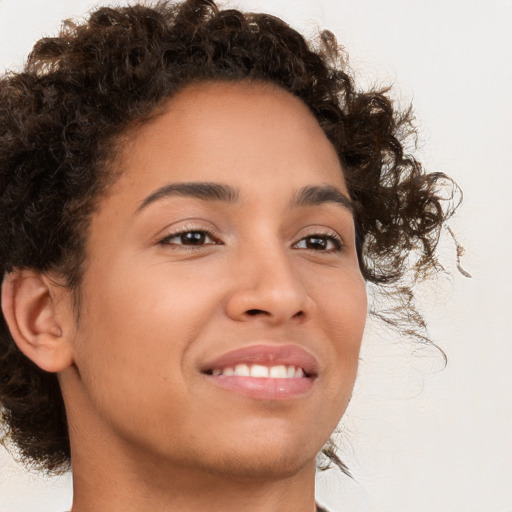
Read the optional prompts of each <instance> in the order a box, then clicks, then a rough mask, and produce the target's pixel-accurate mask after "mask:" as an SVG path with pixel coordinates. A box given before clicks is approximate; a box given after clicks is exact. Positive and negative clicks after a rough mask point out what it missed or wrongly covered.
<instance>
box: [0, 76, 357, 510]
mask: <svg viewBox="0 0 512 512" xmlns="http://www.w3.org/2000/svg"><path fill="white" fill-rule="evenodd" d="M115 166H116V168H117V170H120V171H121V176H120V178H119V179H118V180H117V181H116V182H115V184H114V185H113V186H112V187H111V189H110V190H109V193H108V194H107V196H106V197H105V198H103V199H102V200H101V202H100V206H99V208H98V210H97V211H96V212H95V213H94V214H93V217H92V220H91V226H90V230H89V233H88V241H87V257H86V268H85V272H84V277H83V282H82V284H81V288H80V304H81V309H80V316H79V320H78V322H77V321H76V315H75V314H74V312H73V308H72V297H71V294H70V293H69V292H68V291H67V290H66V289H63V288H62V287H58V286H56V285H55V284H54V283H53V281H50V280H49V279H46V278H45V279H43V280H42V281H41V282H42V283H43V284H42V285H41V290H43V291H41V293H40V295H38V297H39V301H40V306H39V309H37V311H38V312H41V311H46V313H45V314H44V315H42V316H41V314H40V316H39V317H38V318H39V323H37V322H35V321H34V320H32V324H31V325H32V329H33V330H34V329H35V327H34V326H35V325H36V323H37V328H38V329H39V331H44V330H45V329H46V331H47V335H48V336H50V338H51V339H52V340H57V341H55V342H54V343H53V344H52V343H50V344H48V346H49V347H50V348H47V349H46V350H45V351H41V350H39V351H37V350H35V349H33V348H34V347H36V348H37V343H36V341H34V340H32V341H33V342H32V345H27V344H26V343H25V345H24V343H23V341H21V342H20V343H19V344H20V346H21V347H23V348H22V350H24V351H25V353H27V354H29V355H31V357H32V358H33V360H35V361H36V362H38V363H39V364H40V366H42V367H43V366H44V367H45V368H47V369H49V370H50V371H58V373H59V381H60V383H61V387H62V391H63V395H64V400H65V403H66V406H67V414H68V420H69V425H70V439H71V448H72V462H73V474H74V502H73V512H86V511H93V510H94V511H96V510H107V509H108V510H109V512H117V511H119V512H121V511H123V512H126V511H130V512H142V511H147V510H160V511H164V512H165V511H169V512H170V511H173V512H177V511H180V512H187V511H193V510H194V511H197V510H203V511H220V510H244V511H249V512H256V511H265V512H272V511H275V512H277V511H279V512H283V511H285V512H286V511H289V512H292V511H293V512H312V511H313V510H314V509H315V505H314V480H315V456H316V454H317V453H318V451H319V450H320V449H321V447H322V445H323V444H324V443H325V441H326V440H327V439H328V437H329V435H330V434H331V432H332V431H333V429H334V428H335V426H336V424H337V423H338V421H339V420H340V418H341V416H342V414H343V412H344V410H345V408H346V406H347V404H348V402H349V399H350V395H351V391H352V387H353V384H354V380H355V377H356V372H357V363H358V355H359V348H360V343H361V338H362V334H363V329H364V323H365V318H366V293H365V285H364V281H363V278H362V276H361V273H360V271H359V266H358V261H357V255H356V249H355V241H354V223H353V218H352V215H351V212H350V210H349V209H348V208H347V207H346V206H344V205H342V204H340V203H339V202H336V201H326V202H321V204H314V205H296V204H295V205H294V204H293V199H294V198H296V195H297V193H298V191H300V190H301V189H302V188H304V187H308V186H322V187H325V186H326V185H328V186H330V187H332V188H334V189H336V190H338V191H339V192H341V193H342V194H344V195H345V196H347V197H348V191H347V188H346V185H345V183H344V180H343V173H342V169H341V167H340V163H339V160H338V158H337V156H336V153H335V150H334V148H333V146H332V145H331V143H330V142H329V141H328V140H327V138H326V137H325V135H324V133H323V131H322V130H321V128H320V126H319V125H318V122H317V121H316V119H315V118H314V116H313V115H312V114H311V113H310V111H309V110H308V108H307V107H306V106H305V105H304V104H303V103H302V102H301V101H300V100H299V99H297V98H295V97H293V96H292V95H290V94H289V93H287V92H285V91H282V90H280V89H278V88H276V87H274V86H272V85H268V84H267V85H266V84H254V83H253V84H249V83H248V84H240V83H238V84H226V83H208V84H201V85H194V86H189V87H188V88H186V89H185V90H184V91H182V92H181V93H179V94H178V95H177V96H176V97H174V98H173V99H171V100H170V101H169V103H168V104H167V105H166V108H165V109H164V111H163V113H161V114H160V115H159V116H157V117H156V118H154V119H153V120H152V121H151V122H149V123H148V124H146V125H144V126H143V127H142V128H140V127H139V128H137V129H136V131H135V132H134V133H131V134H129V136H128V137H127V138H125V140H124V142H123V143H122V146H121V151H120V154H119V155H118V157H117V159H116V162H115ZM185 182H186V183H197V182H208V183H216V184H221V185H228V186H230V187H231V188H232V189H234V190H235V192H236V195H237V198H236V200H234V201H233V200H229V201H226V200H212V199H201V198H197V197H189V196H184V195H175V194H172V195H165V194H161V197H158V198H156V199H155V196H154V193H155V191H157V190H159V189H161V188H162V187H165V186H167V185H170V184H171V185H173V184H174V185H175V184H180V183H185ZM152 194H153V199H154V200H150V201H149V200H147V198H148V197H151V196H152ZM145 200H146V203H144V201H145ZM142 205H143V206H142ZM187 231H188V233H189V235H188V236H189V237H190V236H195V237H199V239H200V241H199V243H198V244H196V245H194V246H191V245H186V243H187V238H186V237H187V235H184V234H183V233H184V232H187ZM204 231H209V232H211V233H212V236H210V235H205V234H204V233H203V234H201V233H202V232H204ZM191 232H193V233H195V235H193V233H191ZM198 232H199V235H198V234H197V233H198ZM337 239H339V240H340V241H341V247H339V246H338V245H337V243H336V240H337ZM26 277H27V280H26V282H27V283H30V280H29V279H28V277H31V276H30V275H28V276H26ZM31 279H32V281H33V280H34V279H37V276H35V277H34V276H32V277H31ZM23 282H25V281H23ZM25 284H26V283H25ZM32 285H33V283H32ZM26 286H27V287H29V284H26ZM34 286H35V285H34ZM34 286H32V288H34ZM45 286H46V287H47V289H48V292H47V294H46V295H45V297H46V299H45V300H43V299H42V298H41V297H42V296H43V295H44V287H45ZM19 288H23V286H22V285H19V286H13V287H12V289H19ZM36 288H37V287H36ZM29 289H31V288H30V287H29ZM9 290H11V288H7V291H6V290H4V302H6V300H7V299H8V297H7V296H9V293H11V292H12V290H11V292H9ZM11 295H13V296H14V297H16V293H14V292H12V293H11ZM35 295H37V293H35V294H34V296H35ZM11 303H14V304H16V300H14V301H11ZM20 304H21V305H22V304H23V302H21V299H20ZM49 304H50V305H51V307H49V306H48V305H49ZM21 305H20V307H19V308H18V309H20V310H21V309H22V308H21ZM6 309H9V308H8V307H7V308H6ZM15 310H16V307H15V306H13V308H11V311H15ZM6 316H9V313H8V314H7V315H6ZM13 316H14V317H15V316H16V314H15V313H12V314H11V315H10V318H12V317H13ZM34 316H36V315H35V314H32V316H31V315H29V314H26V315H25V317H22V315H21V314H20V315H19V318H20V320H19V321H18V323H19V324H22V323H23V321H22V318H25V319H26V318H33V317H34ZM43 320H45V321H44V322H43ZM11 323H12V322H11ZM25 331H27V332H30V329H29V327H26V329H25ZM48 336H47V337H46V338H45V339H48ZM15 338H16V336H15ZM18 338H20V337H19V336H18ZM255 344H266V345H279V344H292V345H294V346H298V347H300V348H302V349H303V350H305V351H306V352H308V353H309V354H311V355H312V356H313V357H314V358H315V359H316V360H317V362H318V375H317V377H316V378H315V380H314V383H313V386H312V388H311V389H310V390H309V391H308V392H307V393H304V394H302V395H300V396H298V397H293V398H291V399H286V400H261V399H255V398H252V397H249V396H245V395H243V394H240V393H236V392H232V391H229V390H226V389H223V388H221V387H219V386H216V385H213V384H212V383H211V381H210V380H209V379H208V378H207V377H206V376H205V375H204V374H203V373H202V372H201V368H202V367H203V366H204V364H205V363H206V362H207V361H212V360H214V359H215V358H218V357H219V356H221V355H222V354H225V353H226V352H229V351H232V350H234V349H238V348H241V347H246V346H250V345H255ZM27 347H29V348H27ZM31 347H32V348H31ZM43 353H44V354H45V356H44V357H43V356H42V355H41V354H43ZM34 354H35V355H34ZM38 354H39V355H38ZM38 357H39V359H38ZM43 359H44V361H43ZM41 361H43V362H41Z"/></svg>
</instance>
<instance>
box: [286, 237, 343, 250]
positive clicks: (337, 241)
mask: <svg viewBox="0 0 512 512" xmlns="http://www.w3.org/2000/svg"><path fill="white" fill-rule="evenodd" d="M315 238H316V239H322V240H326V241H327V242H331V243H332V245H333V246H334V247H333V248H331V249H322V250H320V251H319V250H317V249H312V248H310V247H304V248H303V249H304V250H308V251H313V252H326V253H333V252H340V251H341V250H342V249H343V246H344V244H343V240H342V239H341V237H340V236H339V235H338V234H337V233H332V232H328V233H314V234H311V235H307V236H304V237H302V238H301V239H300V240H299V241H298V242H296V243H295V244H293V245H294V247H295V246H297V245H298V244H299V243H301V242H303V241H305V240H308V239H309V240H311V239H315Z"/></svg>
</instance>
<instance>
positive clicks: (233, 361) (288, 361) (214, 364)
mask: <svg viewBox="0 0 512 512" xmlns="http://www.w3.org/2000/svg"><path fill="white" fill-rule="evenodd" d="M237 364H247V365H252V364H259V365H263V366H277V365H285V366H292V365H293V366H296V367H299V368H302V369H303V370H304V372H305V373H306V375H307V376H309V377H312V376H316V375H317V374H318V361H317V360H316V358H315V357H314V356H312V355H311V354H310V353H309V352H307V351H306V350H304V349H303V348H300V347H298V346H297V345H293V344H286V345H266V344H258V345H249V346H246V347H242V348H238V349H236V350H232V351H230V352H227V353H225V354H223V355H221V356H220V357H218V358H217V359H214V360H212V361H208V362H207V363H206V364H204V365H202V366H201V371H202V372H209V371H211V370H214V369H219V370H222V369H224V368H227V367H235V366H236V365H237Z"/></svg>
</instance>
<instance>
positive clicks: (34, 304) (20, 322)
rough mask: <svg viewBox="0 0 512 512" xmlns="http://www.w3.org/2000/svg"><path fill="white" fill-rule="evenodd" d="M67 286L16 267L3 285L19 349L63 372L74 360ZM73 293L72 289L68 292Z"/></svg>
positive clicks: (6, 309)
mask: <svg viewBox="0 0 512 512" xmlns="http://www.w3.org/2000/svg"><path fill="white" fill-rule="evenodd" d="M65 290H66V291H68V290H67V289H66V288H64V287H62V286H60V285H57V284H56V283H55V282H54V281H52V280H51V279H50V278H49V277H48V276H47V275H45V274H41V273H38V272H35V271H33V270H30V269H14V270H13V271H12V272H11V273H9V274H6V275H5V277H4V281H3V284H2V311H3V314H4V317H5V320H6V323H7V326H8V327H9V330H10V332H11V335H12V337H13V339H14V341H15V343H16V345H18V347H19V349H20V350H21V351H22V352H23V353H24V354H25V355H26V356H27V357H28V358H29V359H30V360H31V361H32V362H34V363H35V364H36V365H37V366H39V368H41V369H42V370H45V371H47V372H60V371H62V370H64V369H65V368H67V367H68V366H70V365H71V364H72V363H73V354H72V347H71V344H70V343H69V339H67V337H66V330H67V329H65V328H64V327H65V325H66V324H69V322H67V321H66V319H65V318H64V316H63V314H62V313H63V312H62V310H63V309H64V310H66V309H69V308H66V307H64V306H65V305H64V304H63V301H65V300H66V297H65V293H64V291H65ZM68 294H69V291H68Z"/></svg>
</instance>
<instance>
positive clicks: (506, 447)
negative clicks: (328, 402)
mask: <svg viewBox="0 0 512 512" xmlns="http://www.w3.org/2000/svg"><path fill="white" fill-rule="evenodd" d="M94 5H95V2H93V1H91V0H66V1H64V0H45V1H44V2H40V1H36V0H0V70H4V69H6V68H13V67H16V66H17V65H18V64H20V63H21V62H22V61H23V58H24V56H26V54H27V53H28V51H29V50H30V48H31V46H32V44H33V43H34V42H35V40H36V39H38V38H39V37H41V36H42V35H48V34H53V33H55V29H56V28H57V27H58V25H59V24H60V21H61V20H62V19H65V18H69V17H73V16H76V15H80V14H83V13H85V12H86V11H87V10H88V9H90V8H91V7H93V6H94ZM229 5H238V6H240V7H241V8H242V9H244V10H262V11H267V12H271V13H273V14H277V15H279V16H280V17H283V18H284V19H285V20H287V21H288V22H289V23H291V24H292V25H293V26H295V27H296V28H299V29H300V30H301V31H303V32H305V33H306V34H308V35H311V34H313V33H315V31H316V30H317V27H321V28H329V29H331V30H332V31H333V32H334V33H335V34H336V35H337V36H338V38H339V40H340V42H341V43H342V44H343V45H344V46H345V48H346V50H347V51H348V53H349V54H350V64H351V66H352V68H353V69H354V70H355V71H356V73H357V75H358V76H359V78H360V81H361V83H363V84H365V83H366V84H368V83H373V82H376V81H377V82H383V83H387V84H389V83H392V84H394V89H393V90H394V93H393V94H394V95H395V97H396V98H397V99H400V100H401V101H402V102H403V103H404V104H405V103H407V102H408V101H411V100H412V101H413V103H414V105H415V110H416V114H417V118H418V124H419V127H420V130H421V136H420V143H421V147H420V152H419V155H420V157H421V159H422V160H423V162H424V163H425V165H426V167H427V169H428V170H431V171H444V172H446V173H447V174H450V175H451V176H453V177H454V178H455V179H456V180H457V181H458V182H459V184H460V186H461V187H462V189H463V190H464V195H465V201H464V205H463V207H462V208H461V209H460V211H459V214H458V216H457V218H455V219H454V220H453V221H452V222H451V227H452V229H453V230H454V231H455V233H456V234H457V236H458V239H459V241H460V242H461V243H462V244H463V245H464V246H465V247H466V255H465V256H464V258H463V260H462V265H463V266H464V268H465V269H466V270H467V271H469V272H471V274H472V275H473V278H472V279H466V278H464V277H462V276H461V274H460V273H458V272H457V270H456V265H455V246H454V245H453V242H452V241H451V239H450V237H449V236H448V235H445V236H444V237H443V241H442V247H441V249H442V251H441V253H442V254H441V261H442V263H443V264H444V265H445V267H446V268H447V269H448V270H449V271H451V272H452V274H453V276H452V277H451V278H441V279H440V280H439V281H438V282H437V283H436V284H435V285H432V286H428V287H423V288H422V290H421V298H422V301H421V306H422V307H423V308H424V311H425V313H426V315H427V318H428V320H429V329H430V334H431V335H432V336H433V338H434V339H435V340H436V342H437V343H438V344H439V345H440V346H441V347H442V348H443V349H444V351H445V352H446V353H447V355H448V366H447V367H446V369H444V370H442V369H441V368H442V361H441V358H440V356H439V355H437V354H436V353H435V351H432V350H424V349H420V348H419V347H418V346H417V345H412V344H408V343H406V342H403V341H400V340H399V339H398V337H397V336H396V335H395V334H393V333H390V332H383V329H382V326H380V325H379V324H377V323H376V322H370V324H369V327H368V332H367V335H366V338H365V346H364V349H363V353H362V360H361V367H360V376H359V381H358V384H357V387H356V390H355V393H354V399H353V402H352V404H351V406H350V408H349V412H348V414H347V415H346V418H345V420H344V427H343V429H344V433H343V439H342V442H341V455H342V458H344V460H345V461H346V462H348V464H349V466H350V468H351V470H352V472H353V474H354V477H355V481H353V482H351V481H349V480H348V479H346V478H344V477H341V476H338V474H337V473H336V471H335V470H332V471H330V472H328V473H327V476H322V477H321V478H320V480H319V486H318V493H319V497H320V498H321V500H322V501H323V502H325V503H327V504H329V506H330V508H331V509H332V510H333V511H344V512H352V511H353V512H361V511H378V512H385V511H393V512H433V511H435V512H512V337H511V334H510V333H511V331H512V322H511V318H512V300H511V297H512V279H511V277H512V251H511V246H512V236H511V232H512V206H511V204H512V178H511V174H512V165H511V164H512V101H511V91H512V36H511V33H512V30H511V29H512V2H511V1H510V0H486V1H484V0H466V1H465V2H462V1H459V0H444V1H440V0H429V1H427V0H423V1H420V0H384V1H376V0H340V1H334V0H309V1H306V0H302V1H297V0H296V1H291V0H289V1H284V0H280V1H277V0H240V1H239V2H238V3H236V2H231V3H230V4H229ZM0 371H1V369H0ZM70 487H71V479H70V477H63V478H60V479H57V480H55V479H54V480H43V479H40V478H39V477H37V476H34V475H30V474H27V473H26V472H24V471H23V470H22V469H21V468H20V467H19V466H16V465H15V464H14V462H13V461H12V459H11V458H10V456H9V455H8V454H6V453H4V452H1V454H0V512H29V511H34V510H37V511H39V512H46V511H48V512H59V511H62V510H65V509H66V507H69V504H70V500H71V489H70Z"/></svg>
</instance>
